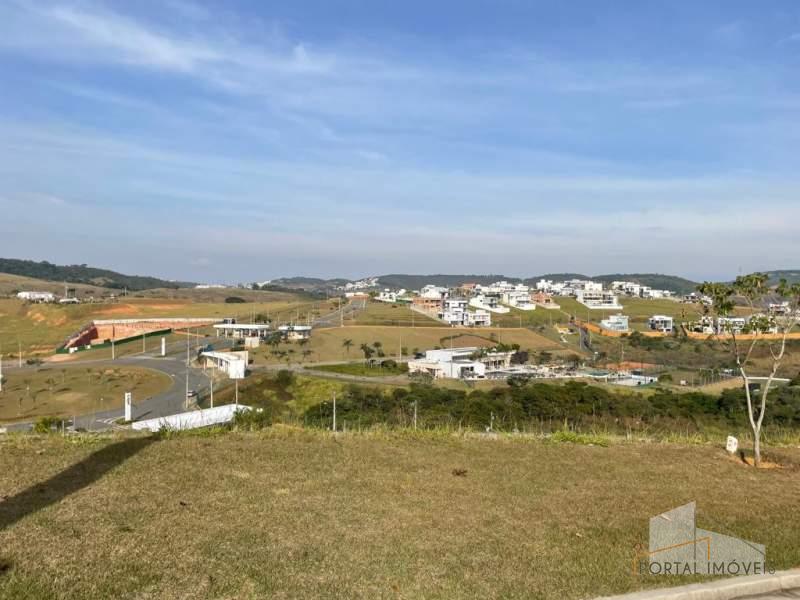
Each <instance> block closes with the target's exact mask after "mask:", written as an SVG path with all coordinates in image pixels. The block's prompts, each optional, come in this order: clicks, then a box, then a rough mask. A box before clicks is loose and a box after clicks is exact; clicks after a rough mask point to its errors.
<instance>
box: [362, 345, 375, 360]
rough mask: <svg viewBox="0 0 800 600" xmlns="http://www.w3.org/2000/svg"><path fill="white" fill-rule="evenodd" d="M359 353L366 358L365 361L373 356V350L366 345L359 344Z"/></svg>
mask: <svg viewBox="0 0 800 600" xmlns="http://www.w3.org/2000/svg"><path fill="white" fill-rule="evenodd" d="M361 352H363V353H364V358H366V359H367V360H369V359H370V358H372V355H373V354H375V350H373V349H372V348H371V347H370V346H368V345H367V344H361Z"/></svg>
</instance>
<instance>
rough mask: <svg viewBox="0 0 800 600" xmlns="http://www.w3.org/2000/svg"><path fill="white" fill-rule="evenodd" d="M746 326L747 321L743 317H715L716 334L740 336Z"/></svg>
mask: <svg viewBox="0 0 800 600" xmlns="http://www.w3.org/2000/svg"><path fill="white" fill-rule="evenodd" d="M746 325H747V319H745V318H744V317H717V330H716V333H717V334H718V335H719V334H724V333H735V334H737V335H738V334H740V333H742V330H743V329H744V328H745V326H746Z"/></svg>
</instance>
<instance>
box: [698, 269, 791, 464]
mask: <svg viewBox="0 0 800 600" xmlns="http://www.w3.org/2000/svg"><path fill="white" fill-rule="evenodd" d="M768 279H769V277H768V276H767V275H766V274H765V273H753V274H750V275H741V276H739V277H737V278H736V280H735V281H734V282H733V283H732V284H725V283H709V282H706V283H703V284H702V285H700V286H698V288H697V289H698V291H699V292H700V293H701V294H705V295H706V296H708V297H710V298H711V300H712V304H711V306H710V307H706V310H707V311H709V312H712V313H713V314H714V315H715V316H716V317H717V324H718V326H719V324H720V323H723V325H722V326H721V327H718V329H719V333H723V334H727V335H728V336H729V337H730V341H731V344H730V346H731V352H732V354H733V357H734V359H735V360H736V368H737V369H738V371H739V375H740V376H741V378H742V382H743V383H744V390H745V396H746V398H747V417H748V420H749V422H750V428H751V430H752V431H753V464H754V465H755V466H756V467H759V466H761V426H762V424H763V422H764V415H765V414H766V408H767V397H768V395H769V392H770V389H771V388H772V385H773V383H774V382H775V378H776V376H777V374H778V369H780V366H781V362H782V361H783V358H784V357H785V355H786V339H787V337H788V335H789V333H790V332H791V331H792V329H794V328H795V326H797V324H798V323H799V322H800V312H799V311H798V309H800V284H797V283H795V284H791V285H790V284H789V283H788V282H787V281H786V280H785V279H781V281H780V283H779V284H778V285H777V286H776V287H775V288H770V287H769V286H768V284H767V282H768ZM736 299H738V300H739V301H740V302H743V303H744V304H745V305H746V306H747V307H748V309H749V311H750V316H749V319H748V320H747V323H746V324H745V325H744V326H743V327H739V325H738V324H737V323H735V322H730V321H726V320H725V319H726V318H728V317H729V316H730V315H731V314H732V313H733V310H734V307H735V306H736V304H735V302H734V300H736ZM770 303H771V306H769V304H770ZM765 310H766V312H764V311H765ZM720 317H722V318H723V320H722V321H720ZM759 345H762V346H765V347H766V348H767V349H768V350H769V364H770V367H769V369H768V374H767V375H766V376H761V377H758V376H756V375H755V374H754V370H755V368H756V366H755V365H754V364H753V354H754V351H755V349H756V348H757V347H758V346H759ZM753 381H763V385H762V386H761V389H760V390H759V392H758V395H759V396H760V398H755V399H754V398H753V392H752V390H751V389H750V384H751V382H753ZM756 402H758V406H756V405H755V404H756Z"/></svg>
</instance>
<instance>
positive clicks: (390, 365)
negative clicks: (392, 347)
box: [381, 358, 397, 369]
mask: <svg viewBox="0 0 800 600" xmlns="http://www.w3.org/2000/svg"><path fill="white" fill-rule="evenodd" d="M381 366H382V367H383V368H384V369H396V368H397V361H396V360H393V359H391V358H387V359H386V360H384V361H381Z"/></svg>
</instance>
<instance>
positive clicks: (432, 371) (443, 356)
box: [408, 347, 515, 379]
mask: <svg viewBox="0 0 800 600" xmlns="http://www.w3.org/2000/svg"><path fill="white" fill-rule="evenodd" d="M514 354H515V352H514V351H513V350H512V351H510V352H496V351H494V350H487V349H485V348H478V347H468V348H451V349H449V350H428V351H427V352H425V358H423V359H419V360H412V361H409V362H408V372H409V374H414V373H426V374H428V375H431V376H432V377H433V378H434V379H486V378H487V377H492V376H494V375H498V374H500V372H501V371H502V370H504V369H508V368H509V367H510V366H511V357H512V356H513V355H514Z"/></svg>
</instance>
